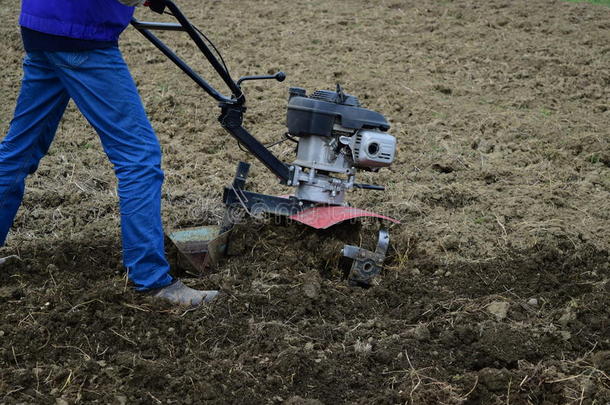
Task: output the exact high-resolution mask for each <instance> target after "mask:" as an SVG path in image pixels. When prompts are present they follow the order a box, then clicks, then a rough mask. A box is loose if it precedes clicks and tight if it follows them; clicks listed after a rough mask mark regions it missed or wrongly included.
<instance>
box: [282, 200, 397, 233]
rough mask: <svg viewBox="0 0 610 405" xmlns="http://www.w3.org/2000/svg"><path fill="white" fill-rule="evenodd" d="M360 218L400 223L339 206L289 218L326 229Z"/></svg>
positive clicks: (381, 216)
mask: <svg viewBox="0 0 610 405" xmlns="http://www.w3.org/2000/svg"><path fill="white" fill-rule="evenodd" d="M360 217H373V218H381V219H385V220H388V221H391V222H394V223H395V224H399V223H400V221H398V220H397V219H394V218H390V217H386V216H384V215H381V214H376V213H374V212H369V211H365V210H361V209H360V208H353V207H343V206H341V205H330V206H323V207H313V208H308V209H306V210H303V211H301V212H299V213H298V214H294V215H291V216H290V217H289V218H290V219H292V220H294V221H297V222H300V223H302V224H305V225H308V226H311V227H312V228H316V229H326V228H330V227H331V226H333V225H336V224H338V223H340V222H343V221H347V220H350V219H354V218H360Z"/></svg>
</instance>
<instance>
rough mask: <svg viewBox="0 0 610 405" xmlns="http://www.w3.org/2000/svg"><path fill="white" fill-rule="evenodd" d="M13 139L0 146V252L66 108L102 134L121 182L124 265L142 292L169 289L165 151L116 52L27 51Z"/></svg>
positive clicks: (101, 137)
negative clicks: (73, 109)
mask: <svg viewBox="0 0 610 405" xmlns="http://www.w3.org/2000/svg"><path fill="white" fill-rule="evenodd" d="M23 73H24V75H23V82H22V85H21V92H20V94H19V98H18V100H17V107H16V109H15V115H14V118H13V120H12V121H11V125H10V128H9V131H8V134H7V135H6V137H5V138H4V140H3V141H2V143H0V246H2V245H3V244H4V242H5V240H6V236H7V234H8V231H9V228H10V227H11V225H12V223H13V220H14V218H15V215H16V213H17V210H18V208H19V206H20V205H21V201H22V199H23V193H24V190H25V178H26V176H27V175H28V174H32V173H34V172H35V171H36V169H37V167H38V164H39V162H40V159H42V157H43V156H44V155H45V154H46V153H47V151H48V149H49V146H50V144H51V142H52V141H53V138H54V136H55V132H56V130H57V126H58V124H59V121H60V119H61V117H62V115H63V113H64V111H65V109H66V106H67V104H68V101H69V100H70V99H72V100H74V102H75V104H76V106H77V107H78V109H79V110H80V112H81V113H82V114H83V115H84V116H85V118H86V119H87V120H88V121H89V123H90V124H91V125H92V126H93V128H95V130H96V131H97V133H98V135H99V137H100V139H101V142H102V145H103V147H104V151H105V152H106V154H107V155H108V158H109V159H110V161H111V162H112V164H113V166H114V171H115V174H116V176H117V178H118V180H119V187H118V193H119V200H120V211H121V230H122V241H123V262H124V264H125V267H126V268H127V271H128V276H129V278H130V280H131V281H132V282H133V283H134V284H135V286H136V288H137V289H138V290H147V289H151V288H159V287H164V286H166V285H168V284H170V283H171V282H172V278H171V276H170V275H169V264H168V262H167V260H166V258H165V254H164V246H163V243H164V242H163V227H162V224H161V185H162V183H163V172H162V170H161V150H160V147H159V141H158V140H157V137H156V135H155V133H154V131H153V129H152V127H151V125H150V122H149V121H148V118H147V117H146V113H145V111H144V108H143V106H142V101H141V100H140V96H139V95H138V91H137V89H136V86H135V83H134V81H133V79H132V77H131V74H130V73H129V70H128V68H127V65H126V63H125V61H124V60H123V57H122V55H121V52H120V51H119V49H118V48H116V47H113V48H107V49H96V50H91V51H81V52H46V51H34V52H28V53H27V55H26V57H25V59H24V63H23Z"/></svg>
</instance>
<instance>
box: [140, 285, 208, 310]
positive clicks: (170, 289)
mask: <svg viewBox="0 0 610 405" xmlns="http://www.w3.org/2000/svg"><path fill="white" fill-rule="evenodd" d="M219 293H220V292H219V291H216V290H207V291H203V290H195V289H193V288H190V287H187V286H186V285H184V283H183V282H182V281H180V280H176V281H175V282H173V283H172V284H170V285H168V286H167V287H163V288H160V289H158V290H155V291H154V292H153V293H152V296H153V297H155V298H162V299H164V300H167V301H169V302H171V303H172V304H178V305H185V306H193V307H194V306H198V305H201V304H202V303H208V302H211V301H212V300H214V298H216V297H217V296H218V294H219Z"/></svg>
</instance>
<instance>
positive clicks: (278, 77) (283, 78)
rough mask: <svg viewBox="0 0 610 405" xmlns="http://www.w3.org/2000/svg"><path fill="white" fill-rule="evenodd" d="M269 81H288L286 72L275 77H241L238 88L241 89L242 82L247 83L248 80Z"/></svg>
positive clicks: (278, 73)
mask: <svg viewBox="0 0 610 405" xmlns="http://www.w3.org/2000/svg"><path fill="white" fill-rule="evenodd" d="M268 79H275V80H277V81H278V82H283V81H284V80H286V73H284V72H277V73H276V74H274V75H262V76H244V77H241V78H240V79H239V80H238V81H237V87H240V86H241V84H242V82H245V81H247V80H268Z"/></svg>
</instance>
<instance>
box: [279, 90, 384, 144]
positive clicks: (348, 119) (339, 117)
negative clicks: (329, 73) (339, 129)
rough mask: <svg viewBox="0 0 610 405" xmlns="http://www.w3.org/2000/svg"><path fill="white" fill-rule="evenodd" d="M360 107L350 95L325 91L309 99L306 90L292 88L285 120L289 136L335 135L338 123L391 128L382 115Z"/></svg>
mask: <svg viewBox="0 0 610 405" xmlns="http://www.w3.org/2000/svg"><path fill="white" fill-rule="evenodd" d="M359 105H360V103H359V102H358V99H357V98H356V97H354V96H350V95H349V94H340V93H338V92H337V93H335V92H332V91H324V90H323V91H317V92H315V93H314V94H313V95H312V96H310V97H308V96H307V94H306V92H305V90H304V89H301V88H292V89H290V99H289V101H288V111H287V119H286V125H287V126H288V133H290V134H291V135H294V136H307V135H318V136H332V131H333V126H334V124H335V123H338V124H340V125H341V126H343V127H345V128H348V129H352V130H359V129H362V128H367V129H379V130H381V131H387V130H389V129H390V124H389V123H388V121H387V120H386V119H385V117H384V116H383V115H382V114H380V113H378V112H376V111H372V110H367V109H366V108H362V107H359Z"/></svg>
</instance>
